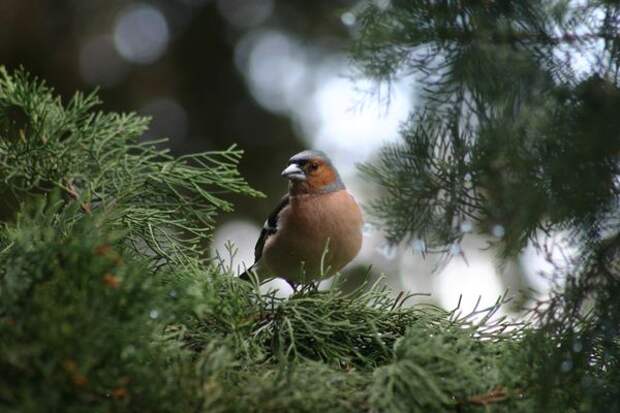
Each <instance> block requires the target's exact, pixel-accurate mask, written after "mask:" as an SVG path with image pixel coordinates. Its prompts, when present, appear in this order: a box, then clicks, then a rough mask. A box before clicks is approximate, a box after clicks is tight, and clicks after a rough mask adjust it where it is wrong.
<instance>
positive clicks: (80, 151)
mask: <svg viewBox="0 0 620 413" xmlns="http://www.w3.org/2000/svg"><path fill="white" fill-rule="evenodd" d="M95 102H96V99H95V98H94V97H87V98H84V97H82V96H80V95H78V96H76V97H75V98H74V99H73V100H72V101H71V102H69V103H68V104H66V105H63V104H62V103H61V102H60V101H59V100H58V99H57V98H55V97H54V96H53V94H52V91H51V90H50V89H49V88H48V87H46V86H45V85H44V84H42V83H41V82H39V81H37V80H35V79H32V78H29V77H28V76H27V75H25V74H24V73H23V72H17V73H15V74H9V73H7V72H5V71H3V72H2V80H1V81H0V108H1V110H0V125H2V126H1V128H2V129H1V130H0V133H1V136H0V138H1V139H0V163H1V164H2V169H1V171H0V176H1V177H2V180H1V185H2V192H3V193H4V194H5V196H4V197H3V200H4V201H5V203H4V205H3V207H4V209H3V217H4V218H3V224H2V228H1V231H0V269H1V270H0V372H1V374H0V410H2V411H8V412H40V411H67V412H71V411H85V410H87V411H101V412H107V411H209V412H212V411H287V412H289V411H318V410H327V411H351V412H358V411H376V410H380V411H394V412H396V411H402V409H403V408H404V406H408V407H407V409H409V410H412V411H420V412H422V411H428V410H429V409H432V410H446V411H451V410H456V409H459V410H465V411H467V410H475V409H477V408H478V407H479V406H481V405H487V404H488V405H492V404H496V405H497V408H498V409H500V410H504V411H507V409H510V408H511V407H516V406H518V405H522V404H523V402H522V400H521V399H522V397H521V390H520V389H521V385H520V384H519V380H522V379H523V377H522V376H521V375H518V376H515V375H514V374H513V371H512V370H511V369H510V368H507V366H509V364H506V363H505V362H504V361H503V360H504V359H506V360H508V361H507V362H509V360H513V359H514V358H512V355H517V354H522V347H519V346H517V345H516V343H517V342H520V341H521V340H522V337H523V334H522V330H521V329H520V328H517V327H516V326H512V328H511V329H508V330H507V328H508V327H510V325H509V324H508V323H506V322H504V321H502V320H499V321H498V320H495V321H491V320H490V319H489V317H488V316H490V315H491V314H492V313H493V312H495V311H496V310H497V308H498V306H499V305H500V303H498V306H493V307H492V308H490V309H481V310H479V311H477V313H476V314H471V315H462V314H461V313H460V312H458V311H454V312H446V311H443V310H440V309H438V308H435V307H432V306H414V307H408V306H403V303H404V302H405V301H406V299H407V297H406V296H401V297H399V298H392V297H391V294H389V292H388V291H385V290H383V289H380V288H378V287H369V288H365V289H361V290H357V291H355V292H353V293H349V294H345V293H342V292H341V290H340V289H338V288H337V286H336V287H334V288H333V289H331V290H329V291H317V290H316V288H315V287H314V286H312V285H309V286H306V287H304V288H302V289H301V290H300V291H298V292H297V293H296V294H295V295H293V297H291V298H289V299H283V298H279V297H278V296H277V295H276V294H275V293H273V292H272V293H270V294H267V295H262V294H261V293H260V292H259V290H258V288H257V286H255V285H251V284H250V283H246V282H242V281H240V280H239V279H238V278H236V277H235V276H234V275H235V274H234V271H233V269H232V268H231V266H230V265H229V264H226V262H225V261H218V260H215V261H212V260H208V259H205V258H203V257H202V256H201V254H199V252H200V248H201V244H200V241H201V240H202V239H203V238H204V237H205V236H208V234H209V233H210V230H209V228H210V227H209V224H210V222H211V220H212V219H213V216H214V214H215V213H217V212H218V211H221V210H226V209H228V208H229V205H228V204H227V203H226V202H225V201H223V200H222V199H221V198H220V196H221V194H223V193H226V192H228V193H235V192H236V193H243V194H247V195H257V192H255V191H253V190H251V189H250V188H249V187H248V186H247V185H246V184H245V182H244V181H243V180H242V179H241V178H240V177H239V175H238V173H237V171H236V162H237V160H238V159H239V156H240V153H239V151H237V150H235V149H234V148H232V149H230V150H228V151H226V152H222V153H209V154H200V155H196V156H191V157H185V158H181V159H172V158H170V157H168V156H167V155H166V153H165V152H161V151H159V150H157V149H155V148H154V147H153V145H152V144H140V143H138V137H139V135H140V133H141V132H142V130H143V128H144V127H145V124H146V122H145V120H144V119H141V118H138V117H136V116H134V115H116V114H102V113H97V112H93V110H92V106H93V105H94V104H95ZM204 228H206V229H204ZM232 252H233V251H231V253H232ZM485 315H487V316H486V317H485ZM525 371H527V369H526V370H525ZM448 373H449V374H448Z"/></svg>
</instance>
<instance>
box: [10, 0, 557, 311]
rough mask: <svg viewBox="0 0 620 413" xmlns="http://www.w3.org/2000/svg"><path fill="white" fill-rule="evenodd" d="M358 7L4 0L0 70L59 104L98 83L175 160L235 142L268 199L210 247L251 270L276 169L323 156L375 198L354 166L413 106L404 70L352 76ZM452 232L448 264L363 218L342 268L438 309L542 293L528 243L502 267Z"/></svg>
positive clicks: (333, 2) (540, 266) (246, 210)
mask: <svg viewBox="0 0 620 413" xmlns="http://www.w3.org/2000/svg"><path fill="white" fill-rule="evenodd" d="M374 1H375V2H376V3H377V5H378V6H379V7H389V0H374ZM360 7H363V2H361V1H358V0H312V1H308V0H166V1H164V0H161V1H146V0H145V1H130V0H89V1H84V0H2V1H1V2H0V64H2V65H6V66H7V67H8V68H10V69H13V68H16V67H19V66H23V67H24V68H26V69H27V70H28V71H29V72H31V73H33V74H34V75H36V76H38V77H40V78H42V79H45V80H47V82H48V83H49V84H50V85H52V86H53V87H54V88H55V89H56V91H57V92H58V93H59V94H60V95H61V96H62V97H63V99H66V98H69V97H70V96H71V95H72V94H73V93H74V92H75V91H76V90H83V91H92V90H94V89H95V88H97V87H98V88H100V92H99V94H100V97H101V98H102V100H103V105H102V109H103V110H112V111H121V112H127V111H137V112H139V113H142V114H145V115H149V116H152V117H153V121H152V124H151V128H150V130H149V132H148V133H147V134H145V136H144V137H143V139H144V140H151V139H158V138H162V137H166V138H168V139H169V140H168V141H167V142H166V143H165V144H162V145H163V146H165V147H167V148H169V149H170V150H171V151H172V152H173V153H174V154H183V153H188V152H198V151H205V150H217V149H223V148H226V147H229V146H230V145H232V144H233V143H236V144H238V145H239V146H240V147H241V148H243V150H244V151H245V156H244V158H243V160H242V163H241V165H240V169H241V172H242V174H243V175H244V176H245V177H246V178H247V180H248V181H249V182H250V184H251V185H252V186H253V187H254V188H256V189H258V190H260V191H262V192H264V193H265V194H266V195H267V198H266V199H258V200H257V199H245V198H239V199H233V200H232V201H233V202H234V203H235V205H236V210H235V212H234V213H233V214H228V215H226V216H224V217H222V219H221V221H220V222H219V223H218V229H217V231H216V235H215V239H214V241H213V245H212V249H213V251H219V252H220V253H221V254H223V255H226V251H225V248H224V245H225V244H226V242H227V241H232V242H234V243H235V244H236V246H237V248H238V254H237V255H236V257H235V260H236V261H235V262H236V263H237V265H239V267H240V268H241V267H243V266H244V265H247V266H249V265H251V264H252V262H253V248H254V243H255V241H256V239H257V237H258V233H259V230H260V227H261V225H262V222H263V220H264V218H265V217H266V216H267V215H268V214H269V212H270V211H271V209H272V208H273V206H274V205H275V204H276V203H277V201H278V200H279V198H280V197H281V196H282V194H283V193H284V192H285V191H286V182H285V181H284V180H283V179H282V178H281V177H280V171H281V170H282V169H283V167H284V166H285V164H286V161H287V160H288V158H289V157H290V156H292V155H293V154H295V153H296V152H298V151H300V150H302V149H305V148H315V149H321V150H324V151H325V152H327V153H328V154H329V155H330V156H331V158H332V160H333V161H334V163H335V164H336V166H337V167H338V169H339V170H340V172H341V174H342V176H343V179H344V181H345V183H346V184H347V186H348V187H349V189H350V190H351V191H352V192H353V193H354V194H355V196H356V197H357V198H358V199H359V200H361V201H362V203H363V202H364V201H366V200H369V199H371V198H372V197H374V196H377V195H378V189H377V188H371V187H369V186H368V185H367V184H365V182H363V181H362V180H361V179H360V178H359V175H358V174H357V172H356V166H355V165H356V163H359V162H366V161H371V160H372V159H373V156H374V155H375V154H376V153H377V151H378V149H379V148H381V146H382V145H383V144H385V143H389V142H397V141H398V128H399V123H400V122H401V121H403V120H405V119H406V117H407V115H408V114H409V112H410V111H411V110H412V109H413V108H414V106H415V103H416V93H415V90H416V89H415V80H414V77H415V74H412V75H408V76H403V77H402V78H400V79H397V80H396V81H395V82H394V84H392V85H390V87H387V86H385V85H377V84H373V83H372V82H371V81H370V80H369V79H364V78H363V77H360V76H359V74H358V73H356V70H355V67H353V66H352V64H351V63H350V61H349V59H348V58H347V52H348V47H349V44H350V41H351V39H353V38H354V37H355V36H356V24H357V22H356V17H355V16H356V15H355V12H356V11H357V10H359V8H360ZM461 230H462V231H463V232H464V233H467V236H466V237H465V239H464V241H463V243H462V244H460V245H454V246H453V247H452V248H451V250H450V255H452V257H448V258H451V259H449V260H448V261H446V260H445V258H446V257H437V256H429V255H425V254H424V250H425V245H424V241H423V240H414V241H412V242H411V243H409V244H408V245H401V246H397V247H390V246H388V245H387V244H386V243H385V241H384V240H383V238H382V234H381V228H377V227H375V226H372V225H370V224H367V225H366V226H365V228H364V235H365V242H364V247H363V250H362V252H361V254H360V256H359V257H358V258H357V259H356V260H355V262H353V263H352V264H351V265H350V266H349V267H348V270H347V271H348V272H349V273H350V274H357V276H358V278H359V277H361V275H362V274H366V273H368V272H369V267H371V268H370V274H371V278H372V279H375V278H377V277H379V276H380V275H381V274H385V275H386V282H387V283H388V284H389V285H390V286H391V287H392V288H393V289H394V290H395V291H396V292H398V291H400V290H407V291H410V292H415V293H430V294H431V295H430V296H420V297H417V298H416V299H417V300H424V301H432V302H435V303H438V304H440V305H442V306H444V307H446V308H452V307H454V306H456V304H457V302H458V300H459V296H460V295H461V294H462V295H463V305H464V306H465V308H471V307H472V306H473V305H474V303H475V301H476V300H477V298H478V296H480V295H481V296H482V303H483V304H484V303H492V302H494V301H495V300H496V299H497V297H498V296H499V295H501V294H502V293H503V292H504V291H505V290H506V289H508V290H509V291H510V294H511V295H515V294H519V293H520V292H526V291H529V290H530V289H534V290H536V293H534V295H536V294H538V295H541V294H545V292H546V291H548V289H549V285H548V283H547V282H546V281H545V279H544V277H540V275H539V274H540V273H541V272H545V271H547V270H550V265H551V264H548V261H549V260H548V258H550V257H544V256H539V255H536V254H535V253H534V249H533V248H527V249H526V250H525V252H524V253H523V254H522V256H521V257H519V258H518V259H515V260H514V261H512V262H508V263H505V262H504V263H500V262H498V261H497V260H496V259H495V253H494V251H493V248H492V243H493V239H492V238H491V239H489V238H484V237H480V236H478V235H476V228H474V227H473V226H472V225H471V224H468V223H464V224H463V225H462V228H461ZM503 233H504V229H503V228H502V226H501V225H497V226H496V227H494V228H493V230H492V236H493V237H495V238H501V237H502V236H503ZM489 243H490V244H491V247H489ZM549 254H550V255H553V254H554V251H553V250H551V251H549ZM555 258H557V257H555ZM351 277H352V279H353V280H354V281H355V279H356V277H355V276H351ZM274 284H275V286H277V287H278V288H280V289H281V290H282V292H283V293H287V292H288V286H287V285H286V284H285V283H278V282H277V281H276V282H275V283H274ZM518 301H522V300H518Z"/></svg>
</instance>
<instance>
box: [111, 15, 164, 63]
mask: <svg viewBox="0 0 620 413" xmlns="http://www.w3.org/2000/svg"><path fill="white" fill-rule="evenodd" d="M169 40H170V32H169V28H168V22H167V21H166V18H165V17H164V15H163V14H162V13H161V12H160V11H159V9H157V8H155V7H153V6H151V5H148V4H137V5H132V6H129V7H127V8H125V9H124V10H122V11H121V13H120V15H119V17H118V18H117V21H116V25H115V27H114V44H115V46H116V49H117V50H118V52H119V54H120V55H121V56H123V58H125V59H126V60H127V61H129V62H132V63H139V64H149V63H153V62H155V61H156V60H157V59H159V58H160V57H161V56H162V55H163V54H164V52H165V51H166V48H167V46H168V41H169Z"/></svg>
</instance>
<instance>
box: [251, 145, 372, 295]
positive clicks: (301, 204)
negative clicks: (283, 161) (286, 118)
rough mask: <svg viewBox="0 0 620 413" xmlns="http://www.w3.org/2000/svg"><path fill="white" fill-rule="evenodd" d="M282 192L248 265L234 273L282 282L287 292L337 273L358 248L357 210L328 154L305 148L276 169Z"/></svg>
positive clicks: (360, 222)
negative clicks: (285, 184)
mask: <svg viewBox="0 0 620 413" xmlns="http://www.w3.org/2000/svg"><path fill="white" fill-rule="evenodd" d="M281 175H282V176H283V177H285V178H287V179H288V182H289V183H288V193H287V194H286V195H284V196H283V197H282V199H281V200H280V202H279V203H278V204H277V206H276V207H275V209H274V210H273V212H272V213H271V214H270V215H269V217H268V218H267V220H266V221H265V223H264V225H263V228H262V229H261V232H260V235H259V237H258V241H257V242H256V246H255V248H254V264H253V265H252V266H251V267H250V268H248V269H247V270H246V271H245V272H244V273H243V274H241V275H240V278H241V279H244V280H250V279H251V278H253V277H252V275H254V276H256V277H257V278H258V280H259V281H262V280H264V279H268V278H274V277H280V278H284V279H285V280H286V281H287V282H288V283H289V284H290V285H291V286H292V287H293V289H295V288H296V286H297V285H299V284H305V283H308V282H310V281H315V280H318V279H322V278H328V277H330V276H332V275H333V274H335V273H336V272H338V271H340V270H341V269H342V268H343V267H344V266H345V265H347V264H348V263H349V262H350V261H351V260H353V258H355V256H356V255H357V254H358V252H359V250H360V249H361V246H362V238H363V237H362V226H363V218H362V211H361V208H360V206H359V204H358V203H357V201H356V200H355V198H354V197H353V195H352V194H351V193H350V192H349V191H348V190H347V189H346V187H345V185H344V183H343V181H342V179H341V178H340V175H339V174H338V171H337V170H336V168H335V167H334V165H333V163H332V162H331V160H330V159H329V158H328V156H327V155H326V154H325V153H324V152H322V151H317V150H305V151H302V152H299V153H298V154H296V155H294V156H293V157H291V158H290V159H289V161H288V165H287V166H286V168H285V169H284V170H283V171H282V174H281Z"/></svg>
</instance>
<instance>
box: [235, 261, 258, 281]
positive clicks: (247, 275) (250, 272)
mask: <svg viewBox="0 0 620 413" xmlns="http://www.w3.org/2000/svg"><path fill="white" fill-rule="evenodd" d="M259 272H260V264H259V263H258V262H255V263H254V264H253V265H252V266H250V268H248V269H246V270H245V271H244V272H243V273H242V274H240V275H239V278H241V279H242V280H243V281H247V282H251V281H252V280H253V279H260V277H259V276H258V274H259Z"/></svg>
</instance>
